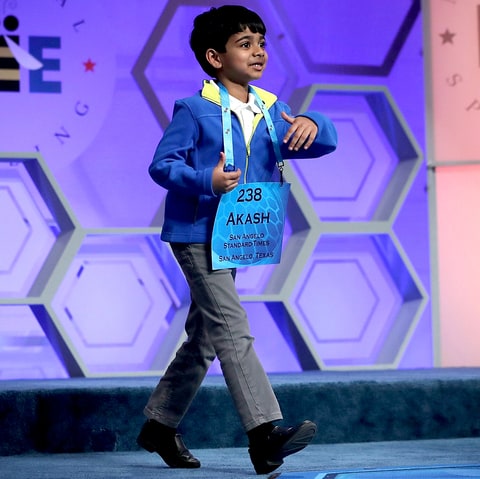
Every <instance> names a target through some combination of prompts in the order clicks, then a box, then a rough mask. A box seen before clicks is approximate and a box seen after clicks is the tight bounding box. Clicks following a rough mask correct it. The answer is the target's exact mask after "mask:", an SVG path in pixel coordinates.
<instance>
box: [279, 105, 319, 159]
mask: <svg viewBox="0 0 480 479" xmlns="http://www.w3.org/2000/svg"><path fill="white" fill-rule="evenodd" d="M282 118H283V119H284V120H285V121H287V122H288V123H290V128H289V129H288V131H287V133H286V134H285V136H284V138H283V142H284V143H288V142H290V144H289V145H288V149H289V150H295V151H298V150H299V149H300V148H302V147H303V148H304V149H305V150H307V149H308V148H309V147H310V145H311V144H312V143H313V140H315V137H316V136H317V133H318V127H317V124H316V123H315V122H313V121H312V120H310V118H307V117H305V116H297V117H293V116H290V115H287V114H286V113H285V112H284V111H282Z"/></svg>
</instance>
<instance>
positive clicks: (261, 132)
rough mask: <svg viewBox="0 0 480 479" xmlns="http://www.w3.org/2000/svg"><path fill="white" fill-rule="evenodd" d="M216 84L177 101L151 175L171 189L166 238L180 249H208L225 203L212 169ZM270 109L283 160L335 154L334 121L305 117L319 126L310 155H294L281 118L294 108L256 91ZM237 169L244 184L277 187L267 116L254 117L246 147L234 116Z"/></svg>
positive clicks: (216, 142) (217, 139)
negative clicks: (202, 245)
mask: <svg viewBox="0 0 480 479" xmlns="http://www.w3.org/2000/svg"><path fill="white" fill-rule="evenodd" d="M212 83H213V81H208V80H207V81H205V82H204V85H203V89H202V90H201V91H199V92H197V93H196V94H195V95H193V96H191V97H189V98H185V99H182V100H177V101H176V102H175V107H174V111H173V117H172V121H171V123H170V125H169V126H168V127H167V128H166V130H165V133H164V135H163V137H162V139H161V140H160V142H159V144H158V146H157V148H156V151H155V154H154V157H153V160H152V163H151V164H150V167H149V173H150V176H151V177H152V179H153V180H154V181H155V182H156V183H158V184H159V185H160V186H162V187H163V188H165V189H167V190H168V192H167V197H166V203H165V219H164V224H163V228H162V235H161V238H162V240H164V241H168V242H177V243H208V242H210V240H211V235H212V229H213V223H214V220H215V214H216V211H217V206H218V202H219V199H220V197H219V196H218V195H216V194H215V193H214V191H213V189H212V174H213V169H214V168H215V166H216V165H217V163H218V161H219V158H220V152H221V151H224V147H223V133H222V132H223V129H222V114H221V107H220V94H219V91H218V88H217V87H216V85H213V84H212ZM254 89H255V91H256V92H257V93H258V95H259V96H260V98H261V99H262V101H263V102H264V103H265V105H266V106H267V108H268V109H269V112H270V115H271V117H272V121H273V124H274V126H275V130H276V132H277V136H278V138H279V141H280V143H281V144H280V148H281V152H282V156H283V158H284V159H296V158H318V157H320V156H323V155H325V154H327V153H330V152H332V151H334V150H335V148H336V145H337V133H336V130H335V127H334V125H333V123H332V122H331V120H330V119H328V118H327V117H325V116H324V115H322V114H321V113H318V112H315V111H309V112H305V113H302V115H301V116H305V117H308V118H310V119H311V120H312V121H314V122H315V123H316V124H317V126H318V134H317V137H316V138H315V141H314V143H313V144H312V146H311V147H310V148H309V149H308V150H300V151H298V152H294V151H289V150H288V148H287V146H288V145H284V144H283V142H282V139H283V137H284V136H285V134H286V132H287V130H288V128H289V127H290V124H289V123H288V122H286V121H285V120H284V119H283V118H282V117H281V112H282V111H285V112H286V113H287V114H288V115H291V110H290V107H289V106H288V105H287V104H285V103H283V102H281V101H279V100H278V99H277V97H276V96H275V95H274V94H272V93H270V92H267V91H266V90H262V89H261V88H258V87H254ZM232 130H233V149H234V160H235V166H236V167H238V168H240V169H241V171H242V177H241V181H240V182H241V183H251V182H257V181H272V175H273V173H274V171H275V169H276V157H275V152H274V149H273V145H272V142H271V139H270V135H269V134H268V131H267V127H266V123H265V120H264V118H263V115H261V114H257V115H256V116H255V120H254V125H253V134H252V136H251V138H250V141H249V142H248V144H245V139H244V135H243V132H242V127H241V125H240V122H239V120H238V118H237V117H236V116H235V115H232Z"/></svg>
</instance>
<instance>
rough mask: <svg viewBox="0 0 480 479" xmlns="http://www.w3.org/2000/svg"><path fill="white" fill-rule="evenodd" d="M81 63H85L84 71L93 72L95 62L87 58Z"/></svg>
mask: <svg viewBox="0 0 480 479" xmlns="http://www.w3.org/2000/svg"><path fill="white" fill-rule="evenodd" d="M83 64H84V65H85V71H86V72H93V71H94V68H95V65H96V63H95V62H92V60H90V58H89V59H88V61H86V62H83Z"/></svg>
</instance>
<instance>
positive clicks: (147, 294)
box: [0, 0, 433, 379]
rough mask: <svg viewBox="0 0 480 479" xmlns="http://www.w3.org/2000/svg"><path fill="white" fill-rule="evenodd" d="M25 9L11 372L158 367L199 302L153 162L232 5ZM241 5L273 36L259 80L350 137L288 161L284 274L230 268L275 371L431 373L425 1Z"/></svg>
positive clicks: (3, 208)
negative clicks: (166, 217)
mask: <svg viewBox="0 0 480 479" xmlns="http://www.w3.org/2000/svg"><path fill="white" fill-rule="evenodd" d="M33 3H35V5H34V6H33ZM33 3H32V2H31V1H29V0H18V1H16V2H5V5H4V7H3V10H2V11H1V12H0V102H1V103H2V105H8V108H2V109H1V110H0V124H1V125H2V127H1V128H0V150H1V151H2V152H1V153H0V238H1V244H2V247H1V249H0V371H1V378H2V379H5V378H62V377H69V376H92V377H93V376H113V375H115V376H119V375H135V374H143V375H144V374H152V375H158V374H161V372H162V371H164V370H165V368H166V366H167V365H168V363H169V361H170V360H171V359H172V357H173V356H174V354H175V351H176V349H177V348H178V346H179V345H180V344H181V342H182V341H183V340H184V331H183V328H184V320H185V317H186V314H187V311H188V306H189V292H188V289H187V287H186V284H185V281H184V278H183V276H182V274H181V271H180V270H179V267H178V265H177V264H176V262H175V259H174V258H173V255H172V253H171V251H170V249H169V246H168V245H167V244H165V243H163V242H162V241H161V240H160V238H159V233H160V231H161V225H162V218H163V206H164V205H163V202H164V198H165V191H163V190H162V189H161V188H160V187H158V186H156V185H155V184H154V183H153V182H152V181H151V180H150V178H149V176H148V173H147V168H148V165H149V163H150V161H151V158H152V154H153V151H154V149H155V147H156V144H157V143H158V140H159V139H160V138H161V136H162V133H163V131H164V130H165V128H166V127H167V126H168V124H169V122H170V118H171V112H172V108H173V104H174V101H175V100H176V99H177V98H181V97H185V96H189V95H191V94H193V93H194V92H195V91H197V90H198V89H199V88H200V86H201V82H202V80H203V79H204V77H205V74H204V73H203V72H202V71H201V69H200V67H199V66H198V64H197V63H196V61H195V58H194V56H193V54H192V52H191V51H190V50H189V47H188V38H189V34H190V30H191V27H192V22H193V18H194V17H195V16H196V15H197V14H199V13H200V12H202V11H204V10H206V9H208V8H210V7H211V6H220V5H222V4H223V3H224V2H221V1H218V0H211V1H210V2H206V1H203V0H183V1H182V0H160V1H158V2H151V1H148V0H137V1H135V2H116V1H115V0H101V1H94V0H87V1H85V2H73V3H72V2H51V1H48V0H40V1H38V2H33ZM234 3H238V2H234ZM240 3H241V4H242V5H244V6H246V7H248V8H251V9H253V10H255V11H257V12H258V13H259V14H260V15H261V17H262V18H263V20H264V21H265V23H266V25H267V41H268V51H269V65H268V68H267V71H266V73H265V75H264V78H262V80H261V81H259V82H258V85H259V86H261V87H263V88H266V89H268V90H270V91H272V92H274V93H276V94H277V95H278V96H279V97H280V98H281V99H282V100H283V101H286V102H287V103H289V104H290V106H291V107H292V110H293V112H294V113H295V114H298V113H301V112H302V111H305V110H307V109H315V110H319V111H321V112H323V113H325V114H326V115H328V116H329V117H330V118H332V120H333V121H334V123H335V126H336V128H337V130H338V133H339V146H338V149H337V151H336V152H334V153H333V154H331V155H328V156H326V157H323V158H320V159H312V160H306V161H298V162H291V163H290V164H288V165H287V167H286V171H285V173H286V177H287V180H288V181H289V182H290V183H291V195H290V200H289V205H288V212H287V220H286V225H285V230H284V241H283V251H282V261H281V263H280V264H278V265H268V266H256V267H247V268H242V269H239V270H238V272H237V286H238V291H239V294H240V295H241V299H242V302H243V304H244V306H245V309H246V311H247V313H248V316H249V318H250V322H251V330H252V334H253V335H254V336H255V338H256V349H257V352H258V354H259V356H260V358H261V361H262V363H263V364H264V366H265V369H266V370H267V372H269V373H274V372H299V371H304V370H312V369H355V368H360V369H368V368H403V367H429V366H431V365H432V364H433V353H432V327H431V317H430V315H431V314H430V302H429V289H430V279H429V273H428V272H429V264H428V257H429V248H428V229H427V225H428V211H427V196H426V191H425V183H426V173H425V168H424V165H425V161H424V155H423V151H424V134H425V125H424V122H423V118H424V116H423V115H424V112H423V103H424V92H423V80H422V78H423V59H422V13H421V10H420V1H419V0H396V1H395V2H385V1H383V0H338V1H335V2H331V1H327V0H299V1H297V2H295V3H293V2H291V1H288V0H278V1H277V0H275V1H273V0H267V1H257V0H246V1H244V2H240ZM132 5H134V7H135V14H133V13H132V10H131V8H132ZM52 19H54V20H55V21H52ZM12 112H15V114H13V113H12ZM31 118H35V121H34V122H31V121H29V120H30V119H31ZM220 372H221V370H220V365H219V364H218V361H215V362H214V363H213V365H212V367H211V369H210V374H217V373H220Z"/></svg>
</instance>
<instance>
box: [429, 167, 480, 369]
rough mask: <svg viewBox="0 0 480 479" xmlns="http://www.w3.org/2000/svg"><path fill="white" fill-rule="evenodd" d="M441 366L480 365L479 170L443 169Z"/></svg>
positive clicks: (439, 215) (440, 196) (440, 175)
mask: <svg viewBox="0 0 480 479" xmlns="http://www.w3.org/2000/svg"><path fill="white" fill-rule="evenodd" d="M436 183H437V224H438V257H439V303H440V354H441V357H440V361H441V366H478V365H480V347H479V344H478V338H480V321H479V318H480V301H479V300H478V298H479V294H480V286H479V285H480V282H479V278H478V275H479V271H480V254H479V253H478V245H480V213H479V212H478V205H480V187H479V185H480V165H475V166H473V165H472V166H470V165H469V166H459V167H454V168H452V167H449V168H438V169H437V173H436Z"/></svg>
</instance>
